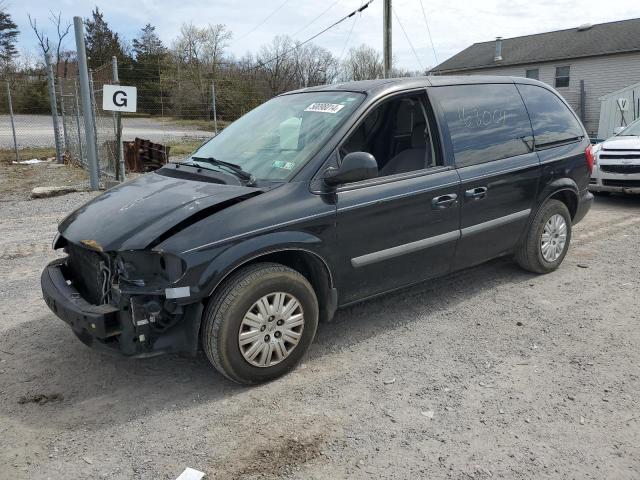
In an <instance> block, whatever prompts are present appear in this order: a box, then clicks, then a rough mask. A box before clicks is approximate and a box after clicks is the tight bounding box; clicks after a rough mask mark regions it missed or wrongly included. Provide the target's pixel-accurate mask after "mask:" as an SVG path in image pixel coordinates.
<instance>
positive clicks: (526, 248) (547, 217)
mask: <svg viewBox="0 0 640 480" xmlns="http://www.w3.org/2000/svg"><path fill="white" fill-rule="evenodd" d="M556 215H560V217H562V219H563V220H564V226H565V235H566V236H565V241H564V244H563V246H562V250H561V251H560V252H559V255H558V256H557V258H553V257H554V256H555V253H557V250H556V251H554V252H551V251H550V250H549V247H550V248H556V249H557V247H556V245H559V241H560V240H561V238H562V235H561V234H560V233H558V232H560V231H561V229H558V232H556V230H555V229H554V228H553V226H552V225H551V224H550V228H551V231H552V232H554V233H553V234H552V235H550V236H548V237H547V238H550V240H549V242H548V243H551V245H547V250H546V252H547V253H546V254H545V253H543V237H542V236H543V233H545V226H546V225H547V222H550V221H551V219H553V220H557V218H558V217H556ZM556 233H558V235H559V236H556ZM553 242H555V243H553ZM570 243H571V215H570V214H569V209H568V208H567V206H566V205H565V204H564V203H562V202H561V201H559V200H548V201H546V202H545V203H544V204H543V205H542V207H541V208H540V209H539V210H538V213H536V216H535V217H534V219H533V221H532V222H531V224H530V225H529V228H528V230H527V234H526V236H525V238H524V240H523V241H522V243H521V244H520V246H519V247H518V249H517V250H516V255H515V258H516V262H518V264H519V265H520V266H521V267H522V268H524V269H525V270H528V271H530V272H534V273H549V272H553V271H554V270H555V269H557V268H558V267H559V266H560V264H561V263H562V261H563V260H564V257H565V256H566V254H567V251H568V250H569V244H570ZM545 255H546V258H545Z"/></svg>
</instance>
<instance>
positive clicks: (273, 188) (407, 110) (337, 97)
mask: <svg viewBox="0 0 640 480" xmlns="http://www.w3.org/2000/svg"><path fill="white" fill-rule="evenodd" d="M592 164H593V156H592V152H591V149H590V144H589V139H588V137H587V134H586V132H585V130H584V127H583V126H582V125H581V123H580V121H579V120H578V118H577V117H576V115H575V114H574V113H573V111H572V110H571V109H570V108H569V106H568V105H567V104H566V103H565V101H564V100H563V99H562V98H561V97H560V96H559V95H558V94H557V93H556V92H555V91H554V90H553V89H551V88H550V87H549V86H548V85H545V84H544V83H541V82H538V81H534V80H529V79H525V78H510V77H476V76H466V77H445V76H443V77H439V76H438V77H427V78H409V79H385V80H371V81H361V82H351V83H343V84H337V85H326V86H321V87H313V88H306V89H303V90H298V91H294V92H289V93H286V94H283V95H280V96H278V97H276V98H274V99H272V100H269V101H268V102H266V103H264V104H263V105H261V106H259V107H258V108H256V109H254V110H253V111H251V112H249V113H247V114H246V115H244V116H243V117H242V118H240V119H239V120H237V121H236V122H234V123H233V124H231V125H230V126H228V127H227V128H226V129H225V130H224V131H223V132H222V133H220V134H219V135H218V136H216V137H215V138H213V139H211V140H210V141H208V142H207V143H205V144H204V145H202V146H201V147H200V148H199V149H198V150H196V151H195V152H194V153H193V154H191V156H190V157H189V158H188V159H187V160H186V161H184V162H182V163H178V164H168V165H166V166H164V167H163V168H161V169H159V170H157V171H155V172H153V173H149V174H147V175H144V176H142V177H140V178H137V179H135V180H132V181H129V182H127V183H124V184H122V185H120V186H118V187H115V188H113V189H111V190H108V191H107V192H105V193H104V194H102V195H101V196H99V197H97V198H95V199H94V200H92V201H90V202H89V203H87V204H85V205H84V206H82V207H81V208H79V209H78V210H76V211H75V212H73V213H71V214H70V215H69V216H68V217H66V218H65V219H64V220H63V221H62V222H61V224H60V226H59V234H58V235H57V236H56V239H55V240H54V245H53V247H54V249H60V248H63V249H64V251H65V252H66V253H67V256H65V257H63V258H60V259H58V260H56V261H54V262H52V263H51V264H49V265H48V266H47V267H46V268H45V270H44V272H43V273H42V278H41V281H42V291H43V294H44V298H45V300H46V302H47V304H48V305H49V307H50V308H51V310H52V311H53V312H54V313H55V314H56V315H57V316H59V317H60V318H61V319H62V320H64V321H65V322H67V323H68V324H69V325H70V326H71V328H72V329H73V332H74V333H75V334H76V336H77V337H78V338H79V339H80V340H82V341H83V342H84V343H85V344H87V345H90V346H93V347H97V348H101V349H104V350H107V351H114V352H119V353H122V354H124V355H128V356H137V357H142V356H150V355H156V354H159V353H163V352H182V353H189V354H193V355H195V354H196V353H197V351H198V349H199V348H200V347H202V348H203V349H204V351H205V353H206V355H207V357H208V358H209V360H210V361H211V363H212V364H213V365H214V366H215V367H216V368H217V369H218V370H219V371H220V372H222V373H223V374H224V375H225V376H227V377H228V378H230V379H232V380H235V381H237V382H241V383H246V384H252V383H259V382H264V381H267V380H271V379H273V378H275V377H278V376H279V375H282V374H284V373H285V372H287V371H289V370H290V369H291V368H292V367H294V366H295V365H296V363H297V362H298V361H299V360H300V358H301V357H302V356H303V355H304V353H305V351H306V350H307V349H308V347H309V345H310V344H311V342H312V341H313V337H314V335H315V332H316V327H317V325H318V321H322V320H328V319H330V318H331V317H332V316H333V314H334V312H335V310H336V309H337V308H339V307H343V306H345V305H349V304H353V303H355V302H360V301H362V300H365V299H368V298H371V297H374V296H376V295H380V294H383V293H385V292H390V291H392V290H396V289H398V288H402V287H405V286H408V285H412V284H415V283H417V282H423V281H425V280H428V279H432V278H434V277H438V276H441V275H445V274H447V273H449V272H452V271H454V270H460V269H463V268H466V267H469V266H472V265H476V264H478V263H481V262H484V261H486V260H489V259H491V258H495V257H498V256H501V255H514V257H515V259H516V261H517V262H518V263H519V264H520V265H521V266H522V267H523V268H525V269H527V270H530V271H532V272H536V273H547V272H551V271H553V270H554V269H556V268H558V266H559V265H560V263H561V262H562V260H563V259H564V256H565V255H566V253H567V249H568V247H569V242H570V240H571V227H572V225H574V224H575V223H577V222H578V221H580V220H581V219H582V218H583V217H584V215H585V214H586V213H587V211H588V210H589V207H590V206H591V203H592V200H593V197H592V195H591V194H590V193H589V192H588V190H587V186H588V182H589V175H590V172H591V169H592Z"/></svg>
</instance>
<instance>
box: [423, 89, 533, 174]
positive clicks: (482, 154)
mask: <svg viewBox="0 0 640 480" xmlns="http://www.w3.org/2000/svg"><path fill="white" fill-rule="evenodd" d="M430 92H431V93H432V95H433V96H434V97H435V98H436V99H437V101H438V102H439V104H440V106H441V108H442V110H443V112H444V117H445V121H446V123H447V127H448V129H449V135H450V137H451V143H452V146H453V153H454V157H455V162H456V166H458V167H465V166H468V165H475V164H478V163H484V162H490V161H493V160H500V159H502V158H507V157H513V156H516V155H522V154H525V153H528V152H530V151H531V149H532V147H533V146H532V140H533V136H532V132H531V123H530V122H529V117H528V116H527V112H526V110H525V108H524V105H523V103H522V99H521V98H520V94H519V93H518V91H517V90H516V87H515V85H512V84H499V85H497V84H496V85H492V84H485V85H456V86H450V87H434V88H432V89H431V90H430Z"/></svg>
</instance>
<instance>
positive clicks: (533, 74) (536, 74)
mask: <svg viewBox="0 0 640 480" xmlns="http://www.w3.org/2000/svg"><path fill="white" fill-rule="evenodd" d="M525 77H527V78H533V79H534V80H540V70H538V69H537V68H529V69H527V71H526V73H525Z"/></svg>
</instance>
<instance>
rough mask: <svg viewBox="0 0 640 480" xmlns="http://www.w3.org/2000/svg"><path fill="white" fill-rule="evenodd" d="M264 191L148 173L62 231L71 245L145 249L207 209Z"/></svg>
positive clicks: (83, 210)
mask: <svg viewBox="0 0 640 480" xmlns="http://www.w3.org/2000/svg"><path fill="white" fill-rule="evenodd" d="M260 191H261V190H260V189H257V188H250V187H244V186H234V185H220V184H216V183H208V182H200V181H194V180H191V179H188V180H187V179H181V178H173V177H168V176H164V175H160V174H158V173H149V174H147V175H144V176H142V177H140V178H138V179H136V180H133V181H130V182H126V183H124V184H122V185H119V186H117V187H115V188H112V189H110V190H108V191H106V192H105V193H104V194H102V195H100V196H99V197H96V198H95V199H93V200H91V201H90V202H88V203H86V204H85V205H83V206H82V207H80V208H79V209H77V210H76V211H74V212H73V213H71V214H70V215H68V216H67V217H66V218H65V219H64V220H63V221H62V222H61V223H60V225H59V227H58V230H59V231H60V234H61V235H62V236H63V237H64V238H66V239H67V240H68V241H70V242H72V243H77V244H80V243H83V244H85V245H88V246H91V247H93V248H96V249H100V250H104V251H115V250H137V249H144V248H146V247H148V246H149V245H150V244H151V243H152V242H154V241H155V240H156V239H157V238H158V237H160V236H161V235H162V234H164V233H165V232H167V231H169V230H170V229H171V228H173V227H176V226H178V225H179V224H181V223H182V222H185V221H187V220H188V219H189V218H192V217H193V216H194V215H198V214H200V215H202V213H203V210H205V209H206V210H207V211H208V210H211V213H214V211H215V208H216V207H220V208H224V207H225V204H226V203H227V202H230V201H234V200H237V199H239V198H240V197H243V196H249V197H250V196H253V195H255V194H257V193H259V192H260ZM204 213H207V212H204ZM195 218H198V217H197V216H196V217H195Z"/></svg>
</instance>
